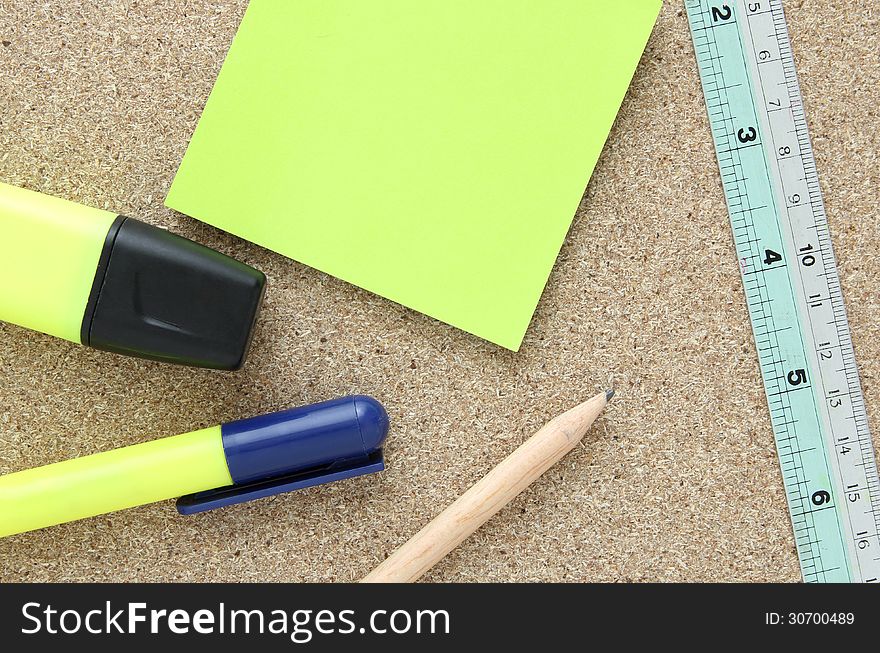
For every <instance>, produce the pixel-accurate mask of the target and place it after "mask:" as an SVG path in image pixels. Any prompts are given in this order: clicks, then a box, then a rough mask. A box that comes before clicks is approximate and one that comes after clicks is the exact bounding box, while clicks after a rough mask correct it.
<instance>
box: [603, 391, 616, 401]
mask: <svg viewBox="0 0 880 653" xmlns="http://www.w3.org/2000/svg"><path fill="white" fill-rule="evenodd" d="M613 397H614V390H606V391H605V401H611V399H612V398H613Z"/></svg>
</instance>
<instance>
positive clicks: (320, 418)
mask: <svg viewBox="0 0 880 653" xmlns="http://www.w3.org/2000/svg"><path fill="white" fill-rule="evenodd" d="M220 430H221V434H222V439H223V452H224V454H225V455H226V463H227V465H228V467H229V474H230V476H231V477H232V482H233V484H232V485H229V486H226V487H221V488H217V489H216V490H207V491H205V492H198V493H196V494H188V495H186V496H183V497H180V498H179V499H178V500H177V510H178V512H179V513H180V514H182V515H193V514H196V513H199V512H204V511H206V510H214V509H215V508H222V507H224V506H231V505H234V504H237V503H245V502H247V501H253V500H255V499H262V498H264V497H269V496H274V495H276V494H282V493H284V492H292V491H294V490H301V489H303V488H307V487H313V486H315V485H322V484H324V483H330V482H332V481H339V480H342V479H345V478H353V477H355V476H363V475H364V474H373V473H375V472H380V471H382V470H383V469H385V461H384V459H383V452H382V445H383V443H384V441H385V438H386V436H387V435H388V414H387V413H386V412H385V409H384V408H383V407H382V404H380V403H379V402H378V401H376V400H375V399H373V398H372V397H367V396H363V395H358V396H354V397H345V398H343V399H334V400H332V401H326V402H323V403H320V404H314V405H312V406H304V407H301V408H292V409H290V410H285V411H281V412H278V413H271V414H269V415H261V416H260V417H252V418H249V419H243V420H239V421H237V422H229V423H227V424H223V425H222V426H221V427H220Z"/></svg>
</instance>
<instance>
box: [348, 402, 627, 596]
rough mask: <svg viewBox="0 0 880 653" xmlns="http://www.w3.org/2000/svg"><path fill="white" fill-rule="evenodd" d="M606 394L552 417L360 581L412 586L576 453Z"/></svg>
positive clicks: (602, 407)
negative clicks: (529, 487)
mask: <svg viewBox="0 0 880 653" xmlns="http://www.w3.org/2000/svg"><path fill="white" fill-rule="evenodd" d="M612 396H614V392H613V391H611V390H608V391H607V392H603V393H601V394H599V395H596V396H595V397H593V398H592V399H590V400H589V401H587V402H585V403H583V404H581V405H579V406H576V407H575V408H572V409H571V410H569V411H568V412H566V413H563V414H562V415H559V416H558V417H556V418H554V419H553V420H551V421H550V422H548V423H547V424H546V425H544V427H543V428H541V430H539V431H538V432H537V433H536V434H535V435H533V436H532V437H531V438H529V439H528V440H526V441H525V442H524V443H523V444H522V445H520V447H519V448H518V449H517V450H516V451H514V452H513V453H512V454H510V455H509V456H508V457H507V458H505V459H504V460H503V461H501V463H499V464H498V466H497V467H495V468H494V469H493V470H492V471H491V472H489V473H488V474H487V475H486V476H484V477H483V478H482V479H481V480H479V481H478V482H477V483H476V484H475V485H473V486H472V487H471V488H470V489H469V490H468V491H467V492H465V493H464V494H463V495H461V496H460V497H459V498H458V499H457V500H456V501H455V502H454V503H453V504H452V505H450V506H449V507H448V508H447V509H446V510H444V511H443V512H441V513H440V514H439V515H438V516H437V517H435V518H434V520H433V521H431V522H430V523H429V524H428V525H427V526H425V527H424V528H423V529H422V530H420V531H419V532H418V533H417V534H416V535H415V536H413V537H412V538H411V539H410V540H409V541H407V542H406V543H405V544H403V545H402V546H401V547H400V548H399V549H397V551H395V552H394V553H392V554H391V555H390V556H389V557H388V558H387V559H386V560H385V562H383V563H382V564H380V565H379V566H378V567H376V568H375V569H374V570H373V571H372V572H370V573H369V574H367V576H365V577H364V578H363V579H362V580H361V582H362V583H411V582H413V581H416V580H418V579H419V578H420V577H421V576H422V575H423V574H424V573H425V572H427V571H428V570H429V569H430V568H431V567H433V566H434V565H435V564H437V563H438V562H439V561H440V560H442V559H443V557H444V556H446V554H448V553H449V552H450V551H452V550H453V549H454V548H455V547H456V546H458V545H459V544H460V543H461V542H462V541H463V540H464V539H465V538H467V537H468V536H470V535H471V534H472V533H473V532H474V531H476V530H477V529H478V528H479V527H480V526H482V525H483V524H485V523H486V522H487V521H488V520H489V518H490V517H492V515H494V514H495V513H497V512H498V511H499V510H501V509H502V508H503V507H504V506H505V505H507V504H508V503H510V501H512V500H513V499H514V497H516V496H517V495H518V494H519V493H520V492H522V491H523V490H524V489H526V488H527V487H528V486H529V485H531V483H532V482H534V481H535V480H537V479H538V478H539V477H540V476H541V475H542V474H543V473H544V472H546V471H547V470H548V469H550V468H551V467H552V466H553V465H555V464H556V463H557V462H558V461H559V460H560V459H561V458H562V457H563V456H565V454H567V453H568V452H569V451H571V450H572V449H574V447H576V446H577V444H578V442H580V441H581V440H582V439H583V437H584V435H585V434H586V433H587V431H588V430H589V428H590V426H592V424H593V422H594V421H595V420H596V418H597V417H598V416H599V414H600V413H601V412H602V410H603V409H604V408H605V406H606V405H607V403H608V401H609V400H610V399H611V397H612Z"/></svg>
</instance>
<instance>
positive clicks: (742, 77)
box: [685, 0, 880, 583]
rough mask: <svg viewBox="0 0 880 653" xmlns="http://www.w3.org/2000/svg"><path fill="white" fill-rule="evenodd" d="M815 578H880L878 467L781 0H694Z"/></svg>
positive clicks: (725, 173) (769, 379)
mask: <svg viewBox="0 0 880 653" xmlns="http://www.w3.org/2000/svg"><path fill="white" fill-rule="evenodd" d="M685 6H686V9H687V14H688V21H689V23H690V28H691V35H692V37H693V43H694V50H695V52H696V55H697V64H698V67H699V71H700V78H701V81H702V85H703V93H704V95H705V100H706V107H707V110H708V116H709V122H710V125H711V128H712V136H713V140H714V143H715V151H716V155H717V159H718V164H719V167H720V170H721V180H722V185H723V187H724V195H725V198H726V200H727V207H728V212H729V214H730V223H731V227H732V229H733V236H734V243H735V245H736V251H737V256H738V257H739V265H740V273H741V276H742V280H743V285H744V287H745V295H746V302H747V304H748V310H749V318H750V320H751V323H752V331H753V333H754V339H755V345H756V348H757V350H758V359H759V364H760V368H761V376H762V377H763V381H764V389H765V393H766V396H767V403H768V405H769V409H770V421H771V423H772V425H773V433H774V436H775V440H776V450H777V454H778V458H779V463H780V467H781V469H782V479H783V484H784V486H785V494H786V499H787V501H788V508H789V513H790V515H791V521H792V526H793V528H794V539H795V546H796V548H797V554H798V558H799V561H800V566H801V572H802V574H803V578H804V580H805V581H806V582H866V583H873V582H880V477H878V473H877V462H876V457H875V453H874V445H873V442H872V439H871V433H870V431H869V428H868V419H867V413H866V409H865V402H864V396H863V394H862V388H861V384H860V381H859V373H858V368H857V366H856V360H855V354H854V351H853V344H852V338H851V335H850V329H849V322H848V320H847V315H846V309H845V307H844V301H843V293H842V290H841V285H840V277H839V274H838V270H837V262H836V259H835V257H834V251H833V248H832V244H831V236H830V231H829V227H828V219H827V216H826V213H825V206H824V202H823V200H822V193H821V189H820V186H819V176H818V172H817V169H816V163H815V158H814V156H813V148H812V143H811V140H810V134H809V129H808V126H807V121H806V115H805V112H804V104H803V99H802V96H801V90H800V84H799V82H798V77H797V71H796V68H795V62H794V55H793V52H792V48H791V41H790V38H789V34H788V27H787V23H786V20H785V13H784V10H783V6H782V0H685Z"/></svg>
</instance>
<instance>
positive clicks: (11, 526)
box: [0, 395, 388, 537]
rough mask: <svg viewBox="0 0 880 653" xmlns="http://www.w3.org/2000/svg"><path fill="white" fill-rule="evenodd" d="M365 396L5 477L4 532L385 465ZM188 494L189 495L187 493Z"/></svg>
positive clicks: (382, 417) (244, 495)
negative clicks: (171, 500) (161, 502)
mask: <svg viewBox="0 0 880 653" xmlns="http://www.w3.org/2000/svg"><path fill="white" fill-rule="evenodd" d="M387 434H388V414H387V413H386V412H385V409H384V408H383V407H382V404H380V403H379V402H378V401H376V400H375V399H373V398H372V397H367V396H362V395H359V396H352V397H345V398H342V399H335V400H332V401H327V402H323V403H320V404H314V405H312V406H304V407H301V408H294V409H290V410H285V411H281V412H277V413H270V414H268V415H262V416H260V417H253V418H249V419H243V420H239V421H236V422H228V423H226V424H222V425H220V426H213V427H210V428H206V429H201V430H199V431H193V432H192V433H184V434H182V435H176V436H173V437H170V438H164V439H161V440H154V441H152V442H145V443H143V444H137V445H134V446H130V447H124V448H121V449H115V450H113V451H107V452H104V453H99V454H94V455H92V456H85V457H82V458H74V459H72V460H67V461H64V462H60V463H55V464H52V465H47V466H45V467H38V468H36V469H29V470H25V471H21V472H16V473H13V474H7V475H5V476H0V537H6V536H8V535H14V534H16V533H23V532H25V531H32V530H35V529H38V528H45V527H47V526H52V525H55V524H62V523H65V522H69V521H73V520H76V519H84V518H86V517H92V516H95V515H101V514H105V513H108V512H114V511H116V510H123V509H125V508H132V507H134V506H140V505H145V504H148V503H153V502H156V501H163V500H165V499H171V498H174V497H180V499H178V502H177V509H178V511H179V512H180V513H181V514H185V515H189V514H194V513H197V512H202V511H205V510H212V509H214V508H220V507H223V506H229V505H233V504H236V503H243V502H245V501H252V500H254V499H259V498H262V497H268V496H272V495H275V494H279V493H282V492H291V491H293V490H299V489H302V488H306V487H311V486H314V485H320V484H323V483H329V482H331V481H337V480H341V479H345V478H352V477H354V476H361V475H363V474H371V473H374V472H378V471H381V470H383V469H384V468H385V463H384V458H383V454H382V445H383V442H384V441H385V437H386V435H387ZM181 495H185V496H181Z"/></svg>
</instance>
